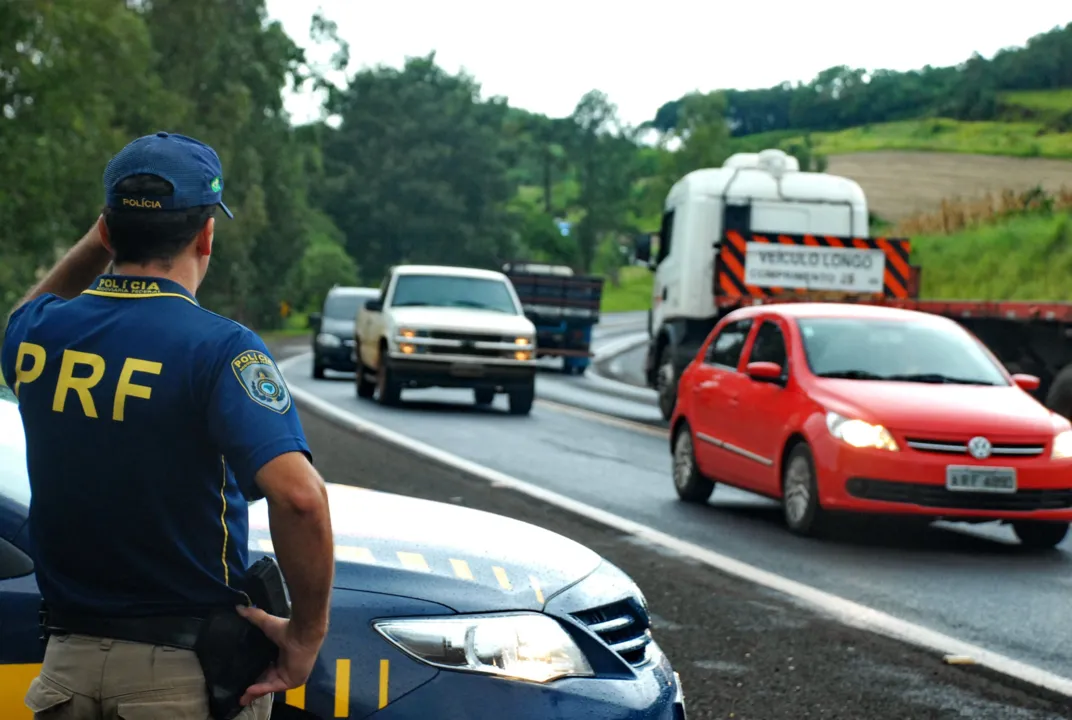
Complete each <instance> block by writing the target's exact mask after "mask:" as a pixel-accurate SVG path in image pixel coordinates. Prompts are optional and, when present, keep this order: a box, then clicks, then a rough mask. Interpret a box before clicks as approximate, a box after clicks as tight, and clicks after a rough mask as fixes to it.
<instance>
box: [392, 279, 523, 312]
mask: <svg viewBox="0 0 1072 720" xmlns="http://www.w3.org/2000/svg"><path fill="white" fill-rule="evenodd" d="M391 306H392V307H419V306H425V307H459V308H461V307H464V308H475V309H478V310H490V311H492V312H499V313H506V314H508V315H517V314H518V310H517V307H516V306H515V305H514V298H513V296H512V295H511V294H510V290H509V288H507V286H506V283H505V282H503V281H502V280H490V279H486V278H474V277H457V276H452V275H400V276H399V277H398V280H397V281H396V282H395V292H394V296H393V297H392V298H391Z"/></svg>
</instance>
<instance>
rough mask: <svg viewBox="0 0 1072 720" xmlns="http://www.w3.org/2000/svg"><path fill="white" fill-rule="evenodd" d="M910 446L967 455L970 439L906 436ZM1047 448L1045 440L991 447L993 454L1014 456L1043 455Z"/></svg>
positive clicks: (914, 448) (926, 450)
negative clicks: (933, 438)
mask: <svg viewBox="0 0 1072 720" xmlns="http://www.w3.org/2000/svg"><path fill="white" fill-rule="evenodd" d="M905 442H906V443H907V445H908V447H910V448H912V449H913V450H919V451H921V452H934V453H948V454H951V455H967V454H968V441H967V440H965V441H964V442H959V441H956V440H932V439H928V438H912V437H910V438H905ZM1045 449H1046V443H1045V442H1035V443H1023V444H1013V443H994V444H993V445H992V446H991V448H990V454H991V455H1003V456H1008V455H1012V456H1014V457H1033V456H1035V455H1041V454H1042V451H1043V450H1045Z"/></svg>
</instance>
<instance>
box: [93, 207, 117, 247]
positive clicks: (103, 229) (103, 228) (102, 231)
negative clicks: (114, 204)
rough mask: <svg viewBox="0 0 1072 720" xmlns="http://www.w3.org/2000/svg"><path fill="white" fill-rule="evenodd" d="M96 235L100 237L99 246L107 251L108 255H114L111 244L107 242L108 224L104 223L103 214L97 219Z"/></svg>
mask: <svg viewBox="0 0 1072 720" xmlns="http://www.w3.org/2000/svg"><path fill="white" fill-rule="evenodd" d="M97 234H98V235H100V240H101V245H103V246H104V249H105V250H107V251H108V254H109V255H115V251H114V250H113V249H112V244H111V243H110V242H108V223H106V222H105V221H104V215H103V214H102V215H100V216H99V217H98V218H97Z"/></svg>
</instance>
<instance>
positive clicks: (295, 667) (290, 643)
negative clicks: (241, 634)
mask: <svg viewBox="0 0 1072 720" xmlns="http://www.w3.org/2000/svg"><path fill="white" fill-rule="evenodd" d="M238 614H239V615H241V616H242V617H244V618H246V619H247V620H249V621H250V622H251V623H253V624H254V625H256V626H257V627H259V628H260V629H261V631H262V632H263V633H264V634H265V635H266V636H267V637H268V639H269V640H271V641H272V642H274V643H275V644H276V645H278V646H279V658H278V659H277V660H276V662H275V665H273V666H272V667H270V668H268V670H267V672H265V673H264V675H263V676H262V677H261V678H260V680H259V681H258V682H256V683H255V684H253V685H251V686H250V687H249V688H248V689H247V690H246V693H245V695H243V696H242V699H241V700H240V701H239V702H241V704H242V705H249V704H250V703H251V702H253V701H254V700H256V699H257V698H259V697H261V696H263V695H267V694H269V693H276V692H285V691H287V690H291V689H293V688H296V687H301V686H302V685H304V684H305V682H306V681H307V680H308V679H309V675H310V674H311V673H312V672H313V664H314V663H315V662H316V656H317V654H319V652H320V645H321V644H322V643H323V637H321V638H318V639H309V638H302V637H298V634H297V632H295V631H296V628H295V627H294V626H292V625H291V624H290V620H287V619H285V618H281V617H276V616H275V615H269V614H268V613H266V612H264V611H263V610H261V609H260V608H251V607H245V606H242V605H239V606H238Z"/></svg>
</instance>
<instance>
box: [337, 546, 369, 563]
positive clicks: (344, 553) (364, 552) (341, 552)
mask: <svg viewBox="0 0 1072 720" xmlns="http://www.w3.org/2000/svg"><path fill="white" fill-rule="evenodd" d="M335 559H336V560H342V561H343V562H356V563H365V564H366V565H375V564H376V558H375V557H374V556H373V554H372V551H371V550H369V549H368V548H363V547H353V546H351V545H336V546H335Z"/></svg>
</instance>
